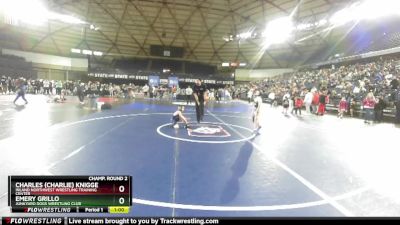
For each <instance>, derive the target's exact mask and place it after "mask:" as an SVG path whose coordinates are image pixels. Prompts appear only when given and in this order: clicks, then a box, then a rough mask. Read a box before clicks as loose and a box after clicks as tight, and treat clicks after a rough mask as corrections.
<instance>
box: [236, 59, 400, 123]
mask: <svg viewBox="0 0 400 225" xmlns="http://www.w3.org/2000/svg"><path fill="white" fill-rule="evenodd" d="M399 80H400V57H399V56H397V57H394V56H391V57H386V58H383V57H381V58H378V59H374V60H371V61H369V62H357V63H352V64H348V65H340V66H337V65H336V66H332V67H330V68H319V69H309V70H303V71H297V72H293V73H287V74H284V75H281V76H277V77H273V78H269V79H265V80H262V81H257V82H252V83H250V84H247V85H241V86H239V87H237V89H238V90H239V91H238V92H239V93H246V94H247V96H246V97H247V98H248V99H251V98H252V96H253V93H254V92H255V90H256V89H257V90H259V91H261V92H262V94H263V96H264V98H265V99H268V100H269V101H271V102H273V103H274V104H282V103H283V101H285V98H288V100H289V102H290V103H291V105H292V108H293V105H294V102H295V99H296V98H302V99H303V101H304V105H306V110H307V111H308V110H309V109H308V106H310V107H312V106H315V107H312V108H313V111H312V112H313V113H315V114H319V115H323V114H324V112H325V107H326V104H330V105H333V106H334V107H337V109H338V111H340V110H339V107H340V101H341V100H343V101H345V105H346V108H345V112H347V113H348V114H350V115H352V116H353V113H354V112H355V111H356V110H355V109H363V111H362V114H363V115H364V116H365V119H366V122H369V121H371V118H372V117H375V116H377V117H378V118H377V120H380V119H381V117H380V116H381V115H382V112H383V110H384V109H385V108H388V107H390V108H393V109H396V112H395V115H396V122H397V123H399V122H400V112H399V110H400V109H399V108H400V93H399V91H400V86H399ZM307 93H311V94H312V96H311V98H310V97H306V95H307ZM309 96H310V94H309ZM322 96H323V98H322ZM321 104H322V105H323V106H320V105H321ZM343 105H344V102H342V107H343ZM321 107H322V108H321ZM310 111H311V109H310ZM374 111H375V112H374ZM339 116H340V115H339Z"/></svg>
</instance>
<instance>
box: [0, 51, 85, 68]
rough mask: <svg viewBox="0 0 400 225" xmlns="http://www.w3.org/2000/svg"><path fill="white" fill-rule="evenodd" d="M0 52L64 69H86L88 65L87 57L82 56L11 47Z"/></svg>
mask: <svg viewBox="0 0 400 225" xmlns="http://www.w3.org/2000/svg"><path fill="white" fill-rule="evenodd" d="M2 53H3V54H4V55H14V56H19V57H22V58H24V59H25V60H26V61H27V62H32V63H38V64H47V65H54V66H62V67H64V68H65V69H70V68H81V69H85V70H87V69H88V66H89V62H88V59H84V58H68V57H62V56H55V55H47V54H41V53H34V52H24V51H18V50H11V49H2Z"/></svg>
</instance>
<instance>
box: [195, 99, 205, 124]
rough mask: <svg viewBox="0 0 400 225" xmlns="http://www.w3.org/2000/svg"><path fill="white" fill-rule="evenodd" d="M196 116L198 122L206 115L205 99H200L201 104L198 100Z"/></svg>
mask: <svg viewBox="0 0 400 225" xmlns="http://www.w3.org/2000/svg"><path fill="white" fill-rule="evenodd" d="M196 116H197V122H198V123H200V121H202V120H203V117H204V101H200V104H197V102H196Z"/></svg>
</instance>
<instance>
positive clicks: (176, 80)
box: [168, 77, 179, 88]
mask: <svg viewBox="0 0 400 225" xmlns="http://www.w3.org/2000/svg"><path fill="white" fill-rule="evenodd" d="M178 85H179V78H178V77H168V87H170V88H172V87H173V86H175V87H178Z"/></svg>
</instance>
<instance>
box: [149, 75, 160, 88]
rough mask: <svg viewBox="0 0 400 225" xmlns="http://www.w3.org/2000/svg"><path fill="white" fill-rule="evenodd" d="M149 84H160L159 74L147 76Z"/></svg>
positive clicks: (154, 85)
mask: <svg viewBox="0 0 400 225" xmlns="http://www.w3.org/2000/svg"><path fill="white" fill-rule="evenodd" d="M149 86H150V87H151V86H153V87H157V86H160V77H159V76H149Z"/></svg>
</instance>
